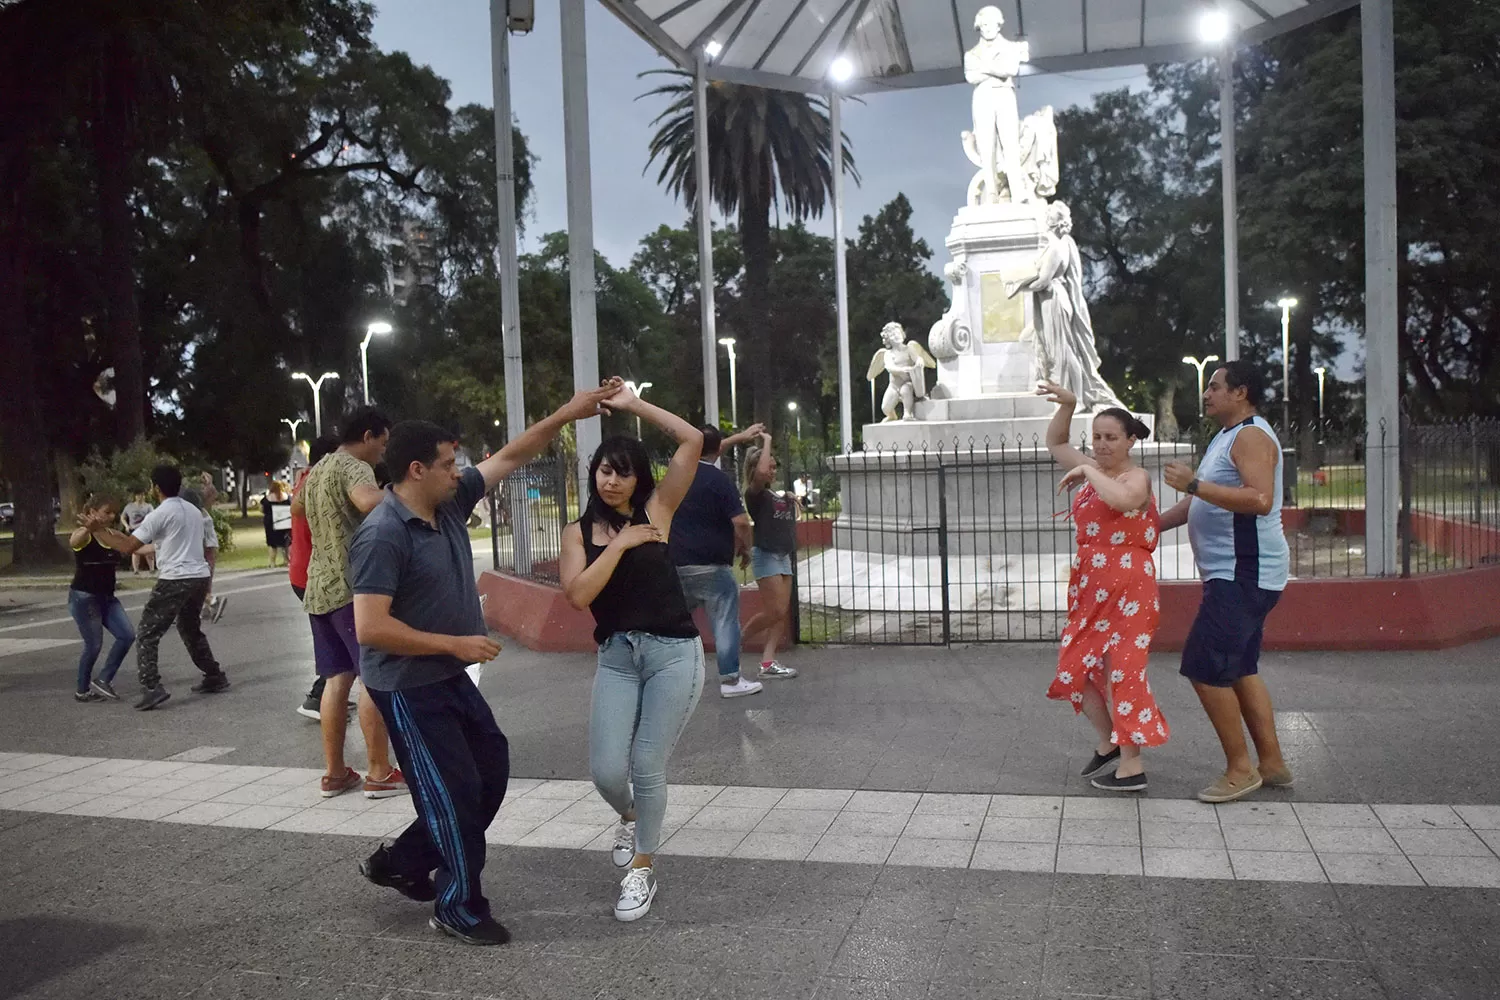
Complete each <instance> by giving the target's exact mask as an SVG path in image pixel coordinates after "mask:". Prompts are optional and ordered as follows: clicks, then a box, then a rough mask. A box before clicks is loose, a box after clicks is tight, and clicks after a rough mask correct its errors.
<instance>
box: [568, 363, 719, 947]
mask: <svg viewBox="0 0 1500 1000" xmlns="http://www.w3.org/2000/svg"><path fill="white" fill-rule="evenodd" d="M603 405H604V407H605V409H607V410H609V411H610V412H612V413H623V414H628V415H631V416H635V417H639V418H640V419H642V420H646V421H649V422H650V423H652V424H655V425H656V426H657V427H659V428H661V429H662V430H663V431H665V432H666V433H667V434H668V435H670V436H671V437H672V438H673V439H674V440H675V441H676V442H677V451H676V452H675V453H674V454H673V455H672V460H671V462H670V463H669V464H668V465H667V472H666V475H664V476H663V477H662V480H661V482H660V483H659V484H658V483H657V482H656V480H655V476H654V475H653V473H652V471H651V461H650V459H649V458H648V457H647V455H646V449H645V448H643V447H642V446H641V443H640V441H638V440H636V439H635V438H633V437H627V436H623V435H621V436H617V437H612V438H610V439H608V440H607V441H605V442H604V443H603V444H601V445H600V446H599V449H598V451H596V452H594V458H593V461H592V462H590V463H589V484H588V489H589V502H588V506H587V507H586V508H585V509H584V512H583V516H582V517H581V518H579V519H578V520H577V521H575V522H574V523H572V524H570V525H568V527H567V530H566V531H565V532H564V533H563V543H562V564H561V576H562V585H563V592H564V593H565V594H566V595H567V598H568V601H569V603H571V604H572V605H573V606H574V607H575V608H588V609H589V610H590V611H592V612H593V614H594V623H595V628H594V639H595V640H596V641H597V642H598V643H599V669H598V671H597V672H596V673H595V675H594V694H593V706H592V711H591V713H590V716H589V769H590V771H591V772H592V774H593V778H594V787H596V788H597V789H599V794H600V795H602V796H603V797H604V800H605V801H606V802H608V803H609V804H610V805H611V806H612V807H614V809H615V811H616V812H618V813H619V814H620V824H619V826H618V827H616V829H615V841H614V849H613V853H612V859H613V861H614V864H615V867H616V868H626V867H628V868H629V869H630V871H629V872H628V873H627V874H626V876H625V879H624V881H623V882H622V883H621V884H620V897H619V900H618V902H616V904H615V917H616V918H618V919H620V920H636V919H639V918H640V917H643V916H645V915H646V913H647V912H648V911H649V910H650V909H651V900H652V899H653V898H655V896H656V874H655V871H654V870H653V868H652V861H653V855H654V854H655V853H656V849H657V848H658V847H659V846H660V841H661V828H662V821H663V817H664V815H665V814H666V811H667V776H666V765H667V757H668V755H670V754H671V752H672V747H673V745H674V744H675V743H676V742H677V738H678V736H680V735H682V731H683V729H685V728H686V727H687V722H688V719H689V718H690V717H691V716H692V713H693V709H694V708H695V707H696V706H697V704H698V696H699V694H701V693H702V691H703V643H702V641H701V640H700V639H699V638H698V630H697V628H696V627H695V626H694V624H693V619H692V615H691V614H690V613H689V611H688V606H687V600H686V599H685V598H684V597H683V595H682V585H681V583H680V582H679V581H678V579H677V569H676V567H674V566H673V565H672V560H671V559H670V558H669V557H668V555H667V535H668V533H669V532H670V530H671V526H672V515H673V514H675V513H676V511H677V505H678V504H680V503H681V502H682V498H683V497H684V496H686V495H687V491H688V487H689V486H691V485H692V483H693V477H694V476H695V475H696V474H697V470H698V458H699V455H700V454H701V453H702V451H703V434H702V432H701V431H699V430H698V429H697V428H695V427H693V426H692V425H691V424H689V423H688V422H687V421H686V420H683V419H682V418H681V417H678V416H676V415H674V414H671V413H668V412H666V411H665V410H663V409H661V408H660V407H656V406H652V405H651V404H650V403H647V402H645V401H644V400H642V399H640V398H639V397H637V396H636V395H635V394H634V393H633V392H631V391H630V390H629V389H627V388H624V387H623V385H622V387H621V388H620V391H619V392H618V393H617V394H616V395H614V396H611V397H610V398H609V399H608V400H607V401H606V402H605V403H604V404H603Z"/></svg>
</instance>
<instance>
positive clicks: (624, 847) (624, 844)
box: [610, 819, 635, 868]
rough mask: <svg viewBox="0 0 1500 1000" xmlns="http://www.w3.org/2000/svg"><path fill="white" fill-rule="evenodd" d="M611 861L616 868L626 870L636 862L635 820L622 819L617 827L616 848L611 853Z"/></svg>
mask: <svg viewBox="0 0 1500 1000" xmlns="http://www.w3.org/2000/svg"><path fill="white" fill-rule="evenodd" d="M610 860H611V861H613V862H614V863H615V867H616V868H624V867H625V866H626V865H628V864H630V862H632V861H634V860H635V820H629V821H626V820H623V819H622V820H620V825H619V826H617V827H615V846H614V848H613V849H612V850H611V852H610Z"/></svg>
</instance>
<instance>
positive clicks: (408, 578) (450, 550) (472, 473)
mask: <svg viewBox="0 0 1500 1000" xmlns="http://www.w3.org/2000/svg"><path fill="white" fill-rule="evenodd" d="M483 497H484V476H483V475H481V474H480V472H479V470H478V469H476V468H472V467H471V468H468V469H465V470H464V471H463V472H462V474H461V475H460V476H459V481H458V492H457V493H456V494H455V495H454V497H453V499H452V500H449V501H447V502H446V503H444V504H442V505H441V506H440V507H438V509H437V527H436V528H434V527H433V526H432V525H431V524H428V523H427V522H426V521H424V520H422V519H421V518H420V517H418V516H417V515H415V514H413V513H412V512H411V511H410V510H409V509H407V507H406V505H405V504H403V503H402V502H401V500H400V498H398V497H397V496H396V494H395V493H394V492H392V491H391V490H390V489H389V488H387V489H386V491H385V499H384V500H382V501H381V502H380V504H379V506H377V507H376V508H375V509H374V510H373V511H371V512H370V516H369V517H367V518H365V522H364V523H363V524H361V525H360V526H359V530H358V531H356V532H355V534H354V544H353V545H352V546H350V548H349V576H350V579H351V580H352V582H353V586H354V593H355V595H356V596H358V595H360V594H382V595H384V596H386V597H389V598H390V599H391V617H393V618H395V619H396V620H397V621H399V622H401V623H402V624H405V625H409V626H411V627H412V628H414V629H416V630H417V631H419V632H434V633H437V634H439V635H484V634H485V632H486V629H485V624H484V612H483V610H482V609H481V608H480V606H479V590H478V588H477V587H475V586H474V552H473V549H472V547H471V545H470V542H469V529H468V521H469V514H470V513H471V512H472V511H473V510H474V506H475V505H476V504H478V503H479V501H480V500H481V499H482V498H483ZM466 666H468V664H467V663H464V662H462V661H460V660H458V659H456V658H454V657H452V656H402V655H400V654H397V653H387V652H384V651H383V650H379V649H373V648H371V647H370V646H361V647H360V656H359V672H360V679H361V680H363V681H364V683H365V686H366V687H369V688H373V689H374V690H376V691H400V690H403V689H405V688H413V687H421V686H422V685H424V684H435V683H437V682H438V681H442V680H447V679H448V678H450V677H453V676H454V675H456V674H460V673H462V672H463V670H464V668H465V667H466Z"/></svg>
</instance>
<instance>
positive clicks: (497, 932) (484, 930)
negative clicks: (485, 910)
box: [427, 917, 510, 945]
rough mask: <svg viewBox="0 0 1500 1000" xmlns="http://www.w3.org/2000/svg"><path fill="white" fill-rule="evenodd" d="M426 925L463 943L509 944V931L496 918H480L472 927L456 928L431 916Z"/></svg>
mask: <svg viewBox="0 0 1500 1000" xmlns="http://www.w3.org/2000/svg"><path fill="white" fill-rule="evenodd" d="M427 926H428V927H431V928H432V929H433V930H435V931H442V932H443V933H444V934H446V935H448V936H449V937H456V938H458V939H459V940H460V941H462V942H463V943H464V944H477V945H496V944H509V943H510V931H508V930H506V929H505V925H504V924H502V923H500V922H499V921H498V920H482V921H480V922H479V923H478V924H475V925H474V926H473V927H466V928H458V927H454V926H452V925H451V924H446V923H444V922H443V921H441V920H439V919H438V918H437V917H433V918H431V919H430V920H428V921H427Z"/></svg>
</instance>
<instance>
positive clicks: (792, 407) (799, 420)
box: [786, 400, 802, 444]
mask: <svg viewBox="0 0 1500 1000" xmlns="http://www.w3.org/2000/svg"><path fill="white" fill-rule="evenodd" d="M786 408H787V409H788V410H791V411H792V415H793V416H794V417H796V418H797V442H798V443H799V444H800V443H801V442H802V411H801V410H799V409H798V408H797V401H796V400H792V401H791V402H790V403H788V404H786Z"/></svg>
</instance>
